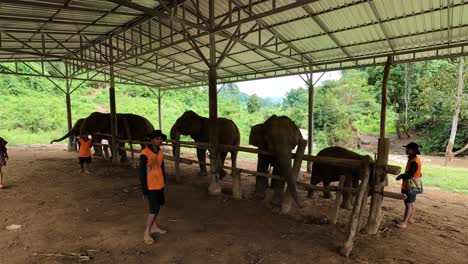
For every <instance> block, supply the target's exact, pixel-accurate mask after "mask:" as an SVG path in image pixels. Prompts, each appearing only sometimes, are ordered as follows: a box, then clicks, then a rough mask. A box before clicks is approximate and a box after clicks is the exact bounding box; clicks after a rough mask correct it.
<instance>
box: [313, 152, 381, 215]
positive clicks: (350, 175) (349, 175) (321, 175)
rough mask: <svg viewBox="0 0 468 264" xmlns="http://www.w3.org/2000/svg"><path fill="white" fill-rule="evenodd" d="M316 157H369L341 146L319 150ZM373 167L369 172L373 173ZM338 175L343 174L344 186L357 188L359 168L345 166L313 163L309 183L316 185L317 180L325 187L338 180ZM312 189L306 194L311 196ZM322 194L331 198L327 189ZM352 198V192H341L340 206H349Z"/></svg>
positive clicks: (348, 207)
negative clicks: (341, 200)
mask: <svg viewBox="0 0 468 264" xmlns="http://www.w3.org/2000/svg"><path fill="white" fill-rule="evenodd" d="M317 157H331V158H341V159H353V160H363V159H367V158H369V160H372V159H371V158H370V157H369V156H363V155H359V154H357V153H355V152H353V151H350V150H347V149H345V148H342V147H329V148H324V149H323V150H321V151H320V152H319V153H318V154H317ZM373 170H374V169H373V167H372V166H371V168H370V173H371V175H372V173H373ZM340 175H344V176H345V182H344V186H345V187H353V188H357V187H358V186H359V180H360V178H359V176H360V173H359V169H351V168H345V167H338V166H331V165H326V164H320V163H314V164H313V165H312V175H311V179H310V184H311V185H317V184H318V183H319V182H321V181H322V182H323V186H324V187H327V186H329V185H330V183H331V182H336V181H339V180H340ZM312 195H313V190H309V193H308V196H309V197H312ZM323 195H324V197H325V198H331V194H330V192H329V191H324V192H323ZM352 199H353V194H352V193H350V192H343V202H342V204H341V207H342V208H347V209H350V208H351V202H352Z"/></svg>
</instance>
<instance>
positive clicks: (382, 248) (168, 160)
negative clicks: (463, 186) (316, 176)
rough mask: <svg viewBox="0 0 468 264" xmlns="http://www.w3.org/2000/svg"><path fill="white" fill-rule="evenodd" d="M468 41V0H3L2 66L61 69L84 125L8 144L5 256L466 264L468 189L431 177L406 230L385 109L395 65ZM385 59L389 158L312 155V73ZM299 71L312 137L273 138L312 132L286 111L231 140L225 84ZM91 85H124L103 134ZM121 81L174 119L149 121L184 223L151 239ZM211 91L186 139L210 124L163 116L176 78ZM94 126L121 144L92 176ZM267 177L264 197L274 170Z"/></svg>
mask: <svg viewBox="0 0 468 264" xmlns="http://www.w3.org/2000/svg"><path fill="white" fill-rule="evenodd" d="M467 49H468V3H466V2H465V1H457V0H453V1H445V0H444V1H443V0H408V1H400V0H334V1H325V0H185V1H184V0H159V1H156V0H154V1H153V0H102V1H90V0H58V1H48V0H44V1H42V0H41V1H39V0H0V75H18V76H27V77H29V78H42V79H43V80H47V81H50V82H51V83H52V84H53V85H54V86H55V87H56V88H57V90H59V91H61V92H63V99H64V104H63V106H61V105H44V106H42V107H45V108H46V107H63V108H66V112H67V123H66V124H63V126H64V127H65V126H66V127H67V128H68V131H70V132H69V134H67V135H66V136H65V137H64V138H65V139H68V145H63V144H62V145H61V144H57V145H47V146H46V145H33V146H16V147H9V148H8V154H9V156H10V159H9V160H8V166H4V167H2V171H3V172H5V175H6V180H7V181H8V186H7V188H4V189H1V190H0V223H1V224H0V263H1V264H3V263H6V264H10V263H82V262H84V263H249V264H259V263H466V259H467V258H468V242H467V237H468V228H467V227H468V215H467V213H466V210H467V208H468V199H467V198H466V195H462V194H455V193H449V192H445V191H440V190H434V189H431V188H429V187H428V188H426V189H425V192H424V194H422V195H418V202H417V205H416V213H415V215H416V216H415V219H414V221H415V222H416V223H415V224H412V225H411V226H410V227H408V228H407V229H404V230H403V229H398V228H396V227H395V221H396V219H398V218H400V217H401V214H402V206H403V202H402V200H404V199H406V198H407V197H406V195H404V194H401V193H400V187H399V186H397V185H396V184H393V183H390V184H389V181H388V179H389V178H391V177H395V176H396V175H399V174H400V173H401V172H402V171H401V170H402V169H401V168H400V167H397V166H392V165H390V164H389V152H390V139H389V136H388V135H387V133H386V120H387V92H388V91H387V83H388V79H389V74H390V69H391V67H392V65H396V64H403V63H409V62H417V61H426V60H433V59H442V58H458V57H462V56H466V55H467V53H468V52H467ZM378 65H382V66H383V65H384V66H385V68H384V72H383V76H382V80H381V94H380V105H381V110H380V116H379V118H380V120H379V121H380V134H379V138H378V142H376V143H375V149H377V153H376V157H372V158H371V157H369V156H360V155H357V156H356V157H357V158H351V157H344V156H342V157H340V156H336V157H333V156H320V155H317V156H315V155H312V153H313V152H312V149H313V139H314V134H313V125H314V122H313V120H314V119H313V118H314V111H313V110H314V86H315V85H316V84H317V81H318V80H316V79H314V78H313V76H314V75H313V73H316V74H317V73H322V72H328V71H335V70H347V69H355V68H364V67H369V66H378ZM299 74H301V78H303V80H304V82H305V84H306V86H307V88H308V113H307V123H308V132H307V133H308V135H307V139H308V140H305V139H303V138H302V136H298V137H296V138H295V139H294V144H292V143H291V144H290V145H283V146H284V147H283V148H280V150H278V148H274V147H271V146H272V145H274V144H272V143H271V142H279V141H278V138H275V133H272V132H274V131H277V130H278V131H282V133H283V135H284V134H286V135H288V136H290V137H291V138H292V134H294V133H295V130H294V129H296V130H298V128H297V127H296V126H295V125H294V124H293V125H291V126H285V125H278V124H282V123H278V122H280V121H275V120H277V119H282V120H283V121H285V120H286V121H287V120H289V118H287V117H276V116H272V117H270V118H268V119H267V121H265V123H262V124H258V125H256V126H254V127H253V128H252V131H251V134H250V139H249V143H250V145H249V146H240V145H239V139H236V140H233V141H232V142H234V143H225V141H224V140H225V138H226V136H227V134H225V133H224V130H223V129H224V128H225V127H224V126H223V127H221V126H218V124H224V123H223V122H225V121H223V119H219V118H221V116H218V86H219V85H221V84H228V83H234V82H239V81H247V80H257V79H266V78H273V77H280V76H291V75H299ZM84 84H87V85H98V86H100V85H104V86H105V87H108V94H109V106H110V109H109V113H106V114H103V113H94V116H102V115H104V116H105V119H104V120H105V121H102V122H97V124H101V125H102V124H105V125H106V126H105V128H103V129H99V130H97V131H94V130H92V129H89V128H86V129H85V128H84V127H85V126H84V125H83V124H89V123H90V121H89V120H90V119H88V118H86V119H82V120H77V119H76V118H75V117H73V116H72V100H71V95H72V94H73V93H74V92H75V91H76V90H78V89H80V88H81V87H82V86H83V85H84ZM119 85H128V87H130V86H137V87H138V86H139V87H142V86H144V87H148V88H149V89H150V91H152V94H153V95H154V97H155V98H156V99H157V103H158V104H157V105H154V106H153V105H148V107H149V108H151V107H153V108H154V113H155V116H157V117H158V121H159V122H158V123H159V124H158V125H159V126H156V124H151V123H149V121H148V122H146V121H147V120H146V121H144V120H143V121H141V122H146V123H147V128H151V129H154V128H155V127H158V128H159V129H161V130H163V132H164V133H165V134H168V135H169V133H170V137H171V139H170V140H167V142H166V143H165V146H164V147H163V149H164V156H165V171H166V176H167V185H166V201H167V203H166V205H165V206H164V208H163V209H162V214H161V219H160V222H161V225H162V226H163V227H164V228H167V229H168V231H169V232H168V233H167V234H163V235H157V236H156V237H155V239H156V243H155V244H152V245H146V244H145V243H143V239H142V238H143V237H142V234H143V223H144V220H145V218H144V215H145V213H147V210H148V209H147V200H146V198H145V197H144V196H143V194H142V191H141V187H140V183H139V179H138V172H139V168H138V165H139V164H138V160H139V156H140V152H141V150H142V149H141V147H144V146H145V145H148V144H149V142H148V141H147V140H148V139H146V138H144V137H140V135H139V134H138V132H141V129H137V130H134V128H135V127H138V124H135V123H134V122H133V121H132V120H133V118H131V117H130V116H131V115H128V114H124V113H121V111H119V109H118V108H117V107H116V100H118V98H117V99H116V96H115V87H116V86H119ZM202 86H207V87H208V104H207V105H206V109H208V113H209V116H208V117H200V116H198V115H196V114H195V113H194V112H192V111H187V112H185V113H180V115H181V118H182V117H184V116H187V113H192V114H190V116H195V117H197V118H198V119H197V120H198V121H199V122H200V124H199V126H198V127H199V129H206V132H204V133H203V136H204V137H206V138H204V139H203V137H194V136H192V138H194V139H195V141H196V142H191V141H190V142H189V141H184V140H181V139H180V135H181V134H183V135H190V134H191V133H193V131H190V129H189V130H187V131H184V129H182V125H180V126H179V124H178V126H177V127H176V126H175V125H174V127H176V129H172V130H171V132H169V130H170V129H169V128H166V127H164V128H163V127H162V120H163V119H164V110H171V109H163V108H162V107H161V100H162V99H163V96H164V94H165V92H166V91H168V90H175V89H184V88H193V87H202ZM128 89H132V87H130V88H128ZM155 101H156V100H155ZM0 102H1V100H0ZM0 107H1V106H0ZM187 108H188V106H187ZM34 110H35V109H31V111H32V112H33V111H34ZM132 114H135V115H138V113H132ZM90 116H91V115H90ZM132 116H133V115H132ZM189 120H192V119H189ZM233 121H234V122H233V123H234V125H233V127H236V125H235V122H236V120H233ZM80 122H83V123H80ZM187 122H188V121H185V122H181V123H184V124H186V123H187ZM230 122H231V121H230ZM275 122H277V123H276V127H275ZM74 123H75V126H74V125H73V124H74ZM177 123H178V122H177ZM177 123H176V124H177ZM231 123H232V122H231ZM77 124H81V125H77ZM174 127H173V128H174ZM285 129H286V130H285ZM287 129H290V130H287ZM254 131H255V132H254ZM284 131H286V132H284ZM87 133H91V134H92V135H93V138H94V139H96V138H98V139H99V141H100V139H106V141H100V142H93V144H94V146H95V147H96V148H97V149H101V147H102V149H103V152H101V154H102V156H104V158H100V159H99V158H96V159H93V162H92V171H91V173H89V174H85V173H81V174H80V172H79V171H78V170H77V169H76V168H77V159H76V157H77V154H76V153H75V152H74V142H75V140H76V136H78V135H80V134H81V135H82V134H87ZM237 133H239V132H237ZM277 134H278V133H277ZM279 134H281V133H279ZM299 134H300V133H299ZM0 136H1V135H0ZM244 136H245V135H244ZM283 138H285V137H283ZM288 139H289V138H288ZM285 144H286V143H285ZM140 145H142V146H140ZM194 148H196V149H197V150H198V151H199V152H198V155H197V154H195V152H194V151H193V149H194ZM108 150H110V151H111V153H112V154H113V155H111V154H109V151H108ZM207 151H208V153H209V154H208V155H207V154H206V152H207ZM226 152H231V153H232V152H234V153H238V152H243V153H251V154H252V153H253V154H256V155H258V159H257V158H249V159H248V158H240V157H238V158H237V159H236V158H235V157H236V155H234V157H233V158H231V155H232V154H230V155H229V156H228V159H227V161H226V162H224V154H223V153H226ZM204 155H206V156H207V159H206V161H205V159H201V156H204ZM119 156H120V157H121V158H122V161H125V160H126V157H127V156H128V157H129V158H128V160H127V162H124V163H121V161H119ZM255 157H257V156H255ZM422 159H423V162H424V158H422ZM273 161H274V162H273ZM428 162H429V161H428ZM269 163H271V165H273V166H274V169H273V171H272V172H271V173H269V171H268V165H269ZM303 164H304V166H303ZM305 164H307V166H305ZM197 165H200V168H199V166H197ZM318 165H320V166H328V167H330V168H335V169H336V168H337V169H339V170H338V171H340V173H338V174H337V175H333V176H334V177H336V182H335V183H333V184H332V185H331V186H321V185H318V186H316V185H311V184H309V183H310V182H311V173H310V171H311V169H313V168H314V167H315V166H318ZM203 166H208V170H206V174H207V175H206V176H205V177H203V176H200V175H199V174H200V173H202V174H205V170H201V168H203ZM223 168H224V169H226V171H227V175H226V176H225V175H224V171H223ZM261 168H263V169H261ZM351 172H352V174H351ZM403 172H404V168H403ZM312 173H313V170H312ZM223 176H225V177H223ZM321 177H325V176H321ZM330 177H331V176H330ZM352 180H355V182H354V181H353V183H352V182H351V181H352ZM268 181H271V184H272V185H273V186H272V188H271V189H270V188H266V189H267V190H266V191H265V190H263V191H264V193H262V195H263V194H264V195H265V196H264V197H263V196H262V197H261V199H259V197H258V196H257V195H254V193H255V194H258V188H259V187H258V186H259V185H260V184H259V182H263V183H265V182H266V185H268ZM285 181H286V182H287V187H285V186H283V185H282V184H284V182H285ZM309 191H316V192H318V193H319V194H316V195H311V196H308V192H309ZM324 191H329V192H332V199H324V198H323V197H322V192H324ZM278 197H280V199H279V200H278V201H277V202H278V203H277V204H276V205H277V206H272V205H271V202H274V201H275V200H276V199H277V198H278ZM349 197H351V198H349ZM348 198H349V199H348ZM345 201H348V202H349V207H348V208H346V209H345V208H341V207H342V206H343V205H345Z"/></svg>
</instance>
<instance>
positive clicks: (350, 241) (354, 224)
mask: <svg viewBox="0 0 468 264" xmlns="http://www.w3.org/2000/svg"><path fill="white" fill-rule="evenodd" d="M369 164H370V158H369V157H366V158H364V159H363V160H362V162H361V168H360V174H361V177H360V178H361V179H362V181H361V184H360V185H359V192H358V195H357V197H356V199H355V200H354V207H353V212H352V213H351V218H350V223H349V234H348V238H347V240H346V242H345V243H344V245H343V247H342V248H341V250H340V253H341V254H342V255H344V256H346V257H348V256H349V254H350V253H351V250H352V249H353V245H354V237H355V236H356V232H357V231H358V230H357V229H358V224H359V215H360V213H361V206H362V201H363V196H364V195H367V194H366V190H367V184H368V183H369Z"/></svg>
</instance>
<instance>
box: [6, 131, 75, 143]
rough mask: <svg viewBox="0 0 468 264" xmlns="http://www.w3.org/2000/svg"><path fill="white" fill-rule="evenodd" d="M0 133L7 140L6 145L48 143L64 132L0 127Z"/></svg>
mask: <svg viewBox="0 0 468 264" xmlns="http://www.w3.org/2000/svg"><path fill="white" fill-rule="evenodd" d="M0 135H1V136H2V137H3V138H5V139H6V140H7V141H8V145H7V147H8V146H16V145H31V144H49V143H50V141H51V140H52V139H56V138H60V137H62V136H63V135H64V133H62V132H60V131H47V132H44V131H39V132H35V133H31V132H29V131H25V130H22V129H14V130H3V129H0ZM63 142H67V141H63Z"/></svg>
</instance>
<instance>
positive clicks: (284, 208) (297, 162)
mask: <svg viewBox="0 0 468 264" xmlns="http://www.w3.org/2000/svg"><path fill="white" fill-rule="evenodd" d="M306 146H307V140H304V139H303V140H302V141H300V142H299V144H298V146H297V150H296V156H295V158H294V164H293V167H292V175H291V176H292V177H293V179H294V180H297V176H298V175H299V172H300V171H301V166H302V158H303V157H304V152H305V148H306ZM288 188H290V186H288ZM292 200H293V199H292V197H291V194H290V192H289V190H287V191H286V195H285V196H284V199H283V203H282V204H281V213H283V214H286V213H288V212H289V211H290V210H291V205H292Z"/></svg>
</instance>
